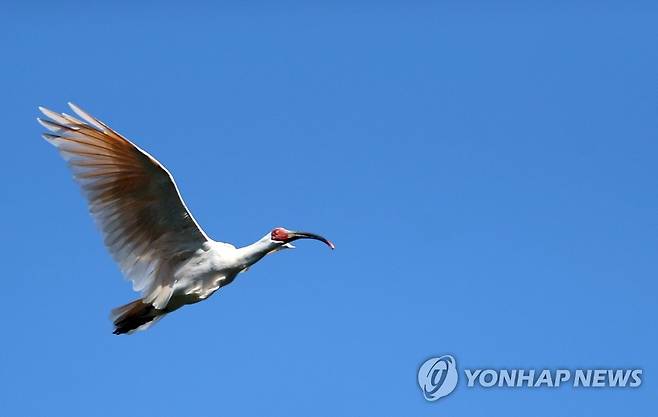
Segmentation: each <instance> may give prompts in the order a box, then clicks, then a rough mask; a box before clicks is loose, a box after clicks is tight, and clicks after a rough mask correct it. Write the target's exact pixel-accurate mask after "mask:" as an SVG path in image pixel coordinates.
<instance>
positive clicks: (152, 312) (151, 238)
mask: <svg viewBox="0 0 658 417" xmlns="http://www.w3.org/2000/svg"><path fill="white" fill-rule="evenodd" d="M69 106H70V107H71V109H72V110H73V111H74V112H75V114H76V115H77V116H78V117H79V118H80V119H82V120H79V119H77V118H75V117H73V116H69V115H67V114H59V113H55V112H53V111H50V110H48V109H45V108H42V107H40V108H39V109H40V110H41V112H42V113H43V114H44V115H46V116H47V117H48V118H49V119H50V120H42V119H38V120H39V123H41V124H42V125H43V126H44V127H45V128H46V129H48V130H50V131H51V132H52V133H47V134H44V135H43V137H44V139H46V140H47V141H48V142H50V143H51V144H52V145H54V146H55V147H56V148H57V149H58V151H59V153H60V155H62V157H63V158H64V159H65V160H66V161H67V162H68V164H69V166H70V168H71V170H72V171H73V175H74V178H75V179H76V181H77V182H78V183H79V184H80V186H81V187H82V189H83V191H84V194H85V196H86V197H87V200H88V202H89V208H90V211H91V214H92V216H93V217H94V219H95V220H96V222H97V223H98V226H99V228H100V229H101V231H102V233H103V236H104V240H105V245H106V246H107V248H108V250H109V251H110V253H111V254H112V256H113V257H114V260H115V261H116V262H117V263H118V264H119V266H120V268H121V271H122V272H123V274H124V275H125V276H126V277H127V278H128V279H130V280H131V281H132V283H133V289H134V290H135V291H139V292H140V293H141V295H142V298H141V299H140V300H136V301H134V302H132V303H129V304H127V305H125V306H122V307H119V308H117V309H115V310H113V315H112V319H113V321H114V324H115V326H116V328H115V331H114V332H115V333H116V334H121V333H128V332H132V331H134V330H136V329H140V330H141V329H144V328H147V327H148V326H149V325H151V324H152V323H154V322H155V321H156V320H157V319H159V318H161V317H162V316H164V315H165V314H167V313H170V312H172V311H174V310H176V309H178V308H180V307H181V306H183V305H185V304H192V303H196V302H198V301H201V300H204V299H206V298H207V297H209V296H210V295H212V294H213V293H214V292H215V291H217V290H218V289H219V288H220V287H222V286H224V285H227V284H229V283H230V282H231V281H232V280H233V279H234V278H235V276H236V275H237V274H238V273H240V272H242V271H244V270H245V269H246V268H248V267H249V266H250V265H252V264H253V263H255V262H257V261H258V260H260V259H261V258H263V256H265V255H267V254H268V253H272V252H275V251H277V250H280V249H284V248H290V247H293V246H292V245H291V243H290V242H292V241H294V240H296V239H304V238H308V239H316V240H321V241H323V242H325V243H326V244H327V245H329V246H330V247H331V248H332V249H333V244H332V243H331V242H329V241H328V240H327V239H325V238H323V237H322V236H319V235H315V234H312V233H307V232H292V231H289V230H286V229H284V228H275V229H274V230H272V232H270V233H268V234H267V235H265V236H264V237H263V238H261V239H260V240H258V241H257V242H256V243H254V244H252V245H249V246H245V247H244V248H239V249H236V248H235V247H234V246H233V245H230V244H228V243H223V242H216V241H213V240H212V239H210V238H209V237H208V236H207V235H206V234H205V233H204V231H203V230H202V229H201V227H199V225H198V223H197V222H196V221H195V220H194V217H192V214H191V213H190V212H189V210H188V209H187V207H186V206H185V203H184V202H183V199H182V198H181V196H180V193H179V191H178V188H177V187H176V183H175V182H174V179H173V177H172V175H171V174H170V173H169V171H167V169H166V168H165V167H164V166H163V165H162V164H160V163H159V162H158V161H157V160H156V159H155V158H153V157H152V156H151V155H149V154H148V153H147V152H146V151H144V150H142V149H140V148H139V147H138V146H137V145H135V144H134V143H132V142H131V141H129V140H128V139H126V138H125V137H123V136H121V135H120V134H118V133H117V132H116V131H114V130H112V129H111V128H110V127H108V126H107V125H106V124H105V123H103V122H101V121H100V120H98V119H96V118H94V117H92V116H91V115H89V114H88V113H86V112H85V111H83V110H82V109H80V108H79V107H77V106H75V105H74V104H71V103H69Z"/></svg>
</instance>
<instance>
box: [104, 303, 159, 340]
mask: <svg viewBox="0 0 658 417" xmlns="http://www.w3.org/2000/svg"><path fill="white" fill-rule="evenodd" d="M165 314H166V313H165V312H164V311H162V310H158V309H157V308H155V307H153V305H151V304H146V303H143V302H142V299H141V298H140V299H138V300H135V301H133V302H132V303H128V304H126V305H124V306H121V307H117V308H115V309H113V310H112V314H111V315H110V319H111V320H112V322H113V323H114V332H113V333H114V334H124V333H128V334H130V333H133V332H135V331H138V330H146V329H148V328H149V327H151V326H152V325H153V324H155V322H157V321H158V320H159V319H160V318H162V317H163V316H164V315H165Z"/></svg>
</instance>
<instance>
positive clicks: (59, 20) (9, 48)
mask: <svg viewBox="0 0 658 417" xmlns="http://www.w3.org/2000/svg"><path fill="white" fill-rule="evenodd" d="M3 9H4V10H3V13H2V14H1V15H0V27H2V30H0V51H2V57H3V66H2V76H1V77H0V88H1V90H2V91H3V97H4V99H3V100H0V112H1V114H2V115H3V116H2V120H3V123H4V129H3V134H4V138H5V139H4V143H5V148H4V149H5V153H4V160H3V163H2V164H1V165H0V174H2V177H3V178H4V181H3V186H2V187H3V189H2V191H3V192H2V193H0V198H1V199H2V204H1V206H0V207H1V208H0V210H1V211H0V214H1V216H0V218H1V219H2V220H1V222H2V230H3V235H4V238H3V239H2V241H1V243H0V245H1V247H0V249H1V251H2V253H3V254H4V255H3V260H4V271H3V275H4V281H3V282H4V284H3V291H2V292H1V293H0V316H1V317H2V332H3V338H2V341H3V343H2V344H3V348H2V349H1V350H0V376H2V378H1V380H0V413H1V414H3V415H14V416H18V415H26V416H53V415H67V416H87V415H94V416H116V415H125V416H138V415H140V416H144V415H160V416H173V415H181V414H186V415H187V414H191V415H198V416H218V415H245V416H262V415H272V416H297V415H299V416H306V415H313V416H336V415H354V416H357V415H358V416H364V415H372V416H380V415H414V416H435V415H439V414H441V415H453V416H458V415H469V416H478V415H487V416H488V415H492V414H494V415H506V416H517V415H518V416H525V415H527V414H528V411H529V410H531V412H532V414H533V415H536V416H554V415H557V414H558V413H559V415H573V414H578V415H596V416H601V415H621V414H623V415H633V416H643V415H654V408H655V407H654V406H655V393H656V389H657V388H656V382H655V381H656V378H655V375H656V374H657V373H658V360H657V359H656V350H657V348H658V337H657V336H656V335H657V333H656V317H657V315H658V296H657V292H658V284H657V283H656V280H657V273H658V266H657V265H656V254H657V253H658V252H657V251H658V219H657V216H656V214H657V213H658V193H657V192H656V185H657V180H656V179H657V178H658V164H656V156H657V154H658V142H657V141H656V138H657V134H658V123H657V122H656V120H657V118H656V109H657V99H656V93H657V83H656V74H657V73H658V49H656V42H657V41H658V26H656V19H657V18H658V6H656V4H655V3H651V2H621V1H619V2H535V3H533V4H532V5H530V4H528V2H514V1H505V2H497V3H496V4H495V5H493V4H491V2H433V3H430V2H413V3H409V2H404V3H402V2H385V3H379V2H377V3H376V2H343V3H338V4H333V5H327V4H323V3H319V2H318V3H315V4H305V5H303V4H300V3H279V4H277V5H276V6H274V5H272V4H259V3H254V2H252V3H250V4H249V5H248V6H246V5H240V4H233V5H228V4H226V5H222V6H218V5H213V4H211V3H210V2H208V3H195V2H186V3H173V2H170V3H165V2H151V3H149V4H143V5H133V4H131V5H128V3H127V2H126V4H119V5H117V4H116V3H115V5H113V6H108V5H97V4H96V5H93V4H84V5H83V4H82V3H79V4H75V3H66V2H63V3H62V2H57V4H55V3H52V2H49V3H46V2H44V3H36V2H13V4H7V5H4V6H3ZM67 101H73V102H75V103H77V104H79V105H80V106H82V107H83V108H85V109H86V110H88V111H90V112H91V113H92V114H94V115H96V116H98V117H99V118H100V119H102V120H104V121H105V122H107V123H109V124H110V125H111V126H113V127H114V128H115V129H117V130H118V131H119V132H121V133H123V134H124V135H126V136H127V137H129V138H131V139H133V140H134V141H136V142H137V143H138V144H139V145H140V146H142V147H143V148H145V149H147V150H148V151H149V152H151V153H152V154H153V155H154V156H156V157H157V158H158V159H159V160H160V161H161V162H163V163H164V164H165V165H166V166H167V167H168V168H169V170H170V171H171V172H172V173H173V175H174V176H175V177H176V180H177V182H178V185H179V187H180V188H181V192H182V194H183V197H184V198H185V200H186V202H187V205H188V206H189V207H190V210H191V211H192V212H193V214H194V215H195V217H196V218H197V220H198V221H199V222H200V224H201V225H202V226H203V228H204V229H205V230H206V232H207V233H208V234H209V235H210V236H212V237H213V238H215V239H217V240H225V241H229V242H232V243H234V244H237V245H244V244H248V243H250V242H251V241H254V240H256V239H258V238H259V237H261V236H262V235H263V234H265V233H266V232H267V231H269V230H270V229H271V228H272V227H274V226H285V227H288V228H291V229H305V230H311V231H315V232H318V233H322V234H324V235H326V236H327V237H329V238H331V239H332V240H334V241H335V243H336V245H337V249H336V251H334V252H330V251H328V250H327V249H326V248H325V247H323V246H322V245H319V244H313V243H311V242H302V243H300V244H299V245H298V249H297V250H296V251H289V252H286V253H281V254H277V255H275V256H272V257H268V258H267V259H265V260H264V261H263V262H262V263H260V264H257V265H256V266H254V267H253V268H252V269H251V270H250V271H249V272H248V273H247V274H244V275H241V276H240V277H239V278H238V279H237V280H236V281H235V282H234V283H233V284H232V285H230V286H228V287H226V288H224V289H222V290H221V291H220V292H219V293H217V294H216V295H215V296H214V297H212V298H211V299H210V300H209V301H208V302H204V303H201V304H198V305H195V306H191V307H189V308H184V309H182V310H180V311H178V312H176V313H175V314H172V315H170V316H168V317H167V318H165V319H164V320H162V321H161V322H160V323H158V324H157V325H156V326H155V327H153V328H152V329H151V330H149V331H148V332H145V333H141V334H137V335H134V336H130V337H116V336H114V335H112V334H111V331H112V326H111V323H110V322H109V320H108V313H109V310H110V309H111V308H112V307H115V306H117V305H120V304H123V303H126V302H128V301H130V300H132V299H134V298H135V297H136V294H134V293H133V292H132V291H131V288H130V285H129V283H128V282H126V281H124V280H122V278H121V275H120V273H119V270H118V268H117V267H116V266H115V265H114V263H113V262H112V260H111V258H110V256H109V255H108V254H107V253H106V251H105V249H104V248H103V245H102V240H101V238H100V235H99V234H98V233H97V231H96V230H95V227H94V224H93V222H92V220H91V218H90V217H89V216H88V214H87V209H86V206H85V204H84V201H83V199H82V197H81V195H80V193H79V191H78V189H77V187H76V185H75V184H74V182H73V181H72V180H71V176H70V174H69V172H68V171H67V169H66V166H65V164H64V163H63V162H62V161H61V160H60V159H59V157H58V155H57V154H56V152H55V150H54V149H52V148H51V147H50V146H49V145H48V144H47V143H45V142H44V141H42V140H41V139H40V138H39V134H40V133H41V131H42V129H41V127H40V126H38V125H37V123H36V122H35V120H34V118H35V117H36V116H37V109H36V107H37V106H38V105H44V106H47V107H51V108H53V109H55V110H60V111H63V110H64V109H65V107H64V106H65V103H66V102H67ZM444 353H451V354H453V355H454V356H455V357H456V358H457V361H458V364H459V365H463V366H464V367H472V368H475V367H494V368H514V367H526V368H572V369H574V368H587V367H592V368H597V367H605V368H626V367H641V368H643V369H644V372H645V374H644V375H645V377H644V382H643V385H642V386H641V387H640V388H639V389H634V390H632V389H618V390H611V389H600V390H594V389H592V390H574V389H570V388H566V387H563V388H560V389H537V390H530V389H518V390H509V389H507V390H505V389H493V390H485V389H466V388H465V387H464V383H465V381H461V382H460V386H458V388H457V390H456V391H455V392H454V393H453V394H452V395H451V396H450V397H447V398H445V399H442V400H440V401H439V402H437V403H428V402H426V401H425V400H424V399H423V397H422V395H421V392H420V390H419V388H418V386H417V384H416V371H417V369H418V366H419V365H420V363H422V362H423V361H424V360H425V359H426V358H428V357H430V356H434V355H441V354H444Z"/></svg>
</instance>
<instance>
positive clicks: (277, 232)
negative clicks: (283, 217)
mask: <svg viewBox="0 0 658 417" xmlns="http://www.w3.org/2000/svg"><path fill="white" fill-rule="evenodd" d="M270 239H272V241H274V242H281V243H283V244H284V245H285V246H286V247H289V248H293V247H294V246H292V244H291V243H290V242H292V241H294V240H298V239H314V240H319V241H320V242H324V243H325V244H326V245H327V246H329V247H330V248H331V249H335V246H334V244H333V243H332V242H331V241H330V240H328V239H326V238H324V237H322V236H320V235H316V234H315V233H309V232H293V231H292V230H288V229H284V228H283V227H276V228H274V229H273V230H272V232H271V233H270Z"/></svg>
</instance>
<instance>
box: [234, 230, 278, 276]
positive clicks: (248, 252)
mask: <svg viewBox="0 0 658 417" xmlns="http://www.w3.org/2000/svg"><path fill="white" fill-rule="evenodd" d="M279 249H281V243H280V242H274V241H272V239H270V235H269V233H268V234H267V235H265V236H263V237H262V238H261V239H260V240H258V241H256V242H254V243H252V244H251V245H247V246H244V247H242V248H238V253H239V256H240V258H241V259H242V262H243V263H244V264H245V268H248V267H250V266H251V265H253V264H255V263H256V262H258V261H260V260H261V259H263V257H264V256H265V255H267V254H269V253H272V252H275V251H277V250H279Z"/></svg>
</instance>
